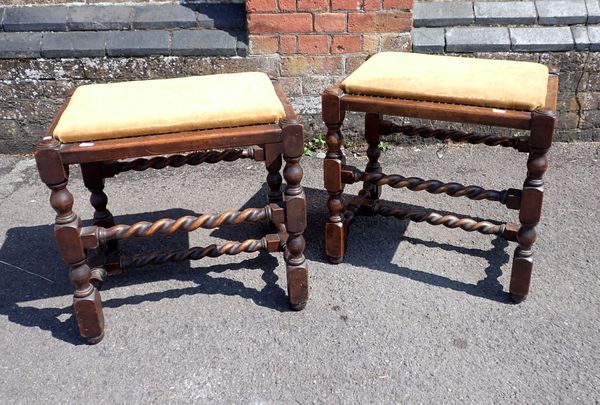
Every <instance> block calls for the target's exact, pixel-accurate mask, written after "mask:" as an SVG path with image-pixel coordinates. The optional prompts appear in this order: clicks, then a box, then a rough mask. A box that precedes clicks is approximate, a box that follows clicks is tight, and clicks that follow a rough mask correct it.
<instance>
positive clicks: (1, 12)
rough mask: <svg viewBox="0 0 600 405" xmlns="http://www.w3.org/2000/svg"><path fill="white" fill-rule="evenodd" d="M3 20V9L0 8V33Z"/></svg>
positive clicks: (2, 29)
mask: <svg viewBox="0 0 600 405" xmlns="http://www.w3.org/2000/svg"><path fill="white" fill-rule="evenodd" d="M3 20H4V7H2V8H0V31H4V28H3V27H2V21H3Z"/></svg>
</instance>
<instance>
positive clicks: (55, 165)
mask: <svg viewBox="0 0 600 405" xmlns="http://www.w3.org/2000/svg"><path fill="white" fill-rule="evenodd" d="M59 147H60V143H59V142H58V141H56V140H53V139H52V140H47V141H44V142H42V143H40V144H39V145H38V147H37V149H36V152H35V158H36V162H37V166H38V170H39V173H40V177H41V178H42V181H43V182H44V183H46V185H47V186H48V187H49V188H50V189H51V190H52V193H51V196H50V205H51V206H52V208H54V210H55V211H56V221H55V226H54V235H55V237H56V243H57V245H58V251H59V253H60V255H61V257H62V258H63V260H64V261H65V262H66V263H68V264H69V265H70V267H71V271H70V274H69V278H70V280H71V282H72V283H73V284H74V285H75V293H74V298H73V308H74V310H75V318H76V319H77V325H78V326H79V333H80V334H81V336H82V337H83V338H85V339H86V341H87V342H88V343H90V344H94V343H98V342H99V341H100V340H102V337H103V336H104V315H103V313H102V304H101V301H100V294H99V293H98V290H97V289H96V288H95V287H94V286H93V285H92V284H90V277H91V271H90V268H89V267H88V265H87V263H86V254H85V251H84V248H83V243H82V241H81V237H80V231H81V220H80V219H79V217H78V216H77V215H76V214H75V213H74V212H73V210H72V208H73V195H72V194H71V193H70V192H69V190H67V183H68V177H69V175H68V167H66V166H63V164H62V159H61V157H60V153H59Z"/></svg>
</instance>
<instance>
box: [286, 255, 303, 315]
mask: <svg viewBox="0 0 600 405" xmlns="http://www.w3.org/2000/svg"><path fill="white" fill-rule="evenodd" d="M287 285H288V288H287V290H288V299H289V302H290V308H291V309H293V310H294V311H300V310H302V309H304V307H305V306H306V303H307V302H308V269H307V268H306V263H303V264H301V265H299V266H293V265H290V264H288V265H287Z"/></svg>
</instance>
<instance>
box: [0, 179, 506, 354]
mask: <svg viewBox="0 0 600 405" xmlns="http://www.w3.org/2000/svg"><path fill="white" fill-rule="evenodd" d="M305 190H306V194H307V198H308V201H309V206H308V217H309V224H310V226H309V228H308V230H307V232H306V234H305V236H306V239H307V250H306V256H307V258H308V259H309V260H311V261H314V262H321V263H328V262H327V259H326V258H325V256H324V253H323V247H324V240H323V236H324V223H325V221H326V219H327V213H326V211H325V210H324V207H326V206H327V205H326V202H327V193H326V192H325V191H323V190H318V189H313V188H307V189H305ZM265 199H266V186H263V187H262V189H261V190H259V191H258V192H257V193H256V194H255V195H254V196H253V197H252V198H251V199H250V200H249V201H247V202H246V203H245V204H244V205H243V206H242V207H237V208H239V209H244V208H247V207H260V206H263V205H264V204H265ZM388 203H389V202H388ZM390 204H392V205H394V206H398V207H400V206H402V205H401V204H398V203H390ZM403 207H405V208H406V207H407V206H406V205H404V206H403ZM408 208H420V207H415V206H408ZM194 214H195V213H194V212H192V211H189V210H183V209H170V210H166V211H158V212H147V213H143V214H136V215H126V216H116V221H117V223H126V224H132V223H135V222H137V221H141V220H145V221H155V220H158V219H160V218H164V217H169V218H178V217H181V216H183V215H194ZM407 226H408V222H407V221H397V220H393V219H385V218H381V217H372V218H358V219H357V220H356V221H355V223H354V224H353V225H352V228H351V232H350V238H349V246H350V248H349V252H348V255H347V256H346V262H347V263H349V264H351V265H354V266H359V267H364V268H366V269H369V270H374V271H382V272H386V273H390V274H396V275H398V276H400V277H406V278H409V279H411V280H415V281H419V282H423V283H427V284H430V285H434V286H437V287H440V288H449V289H452V290H456V291H462V292H464V293H467V294H470V295H474V296H477V297H482V298H486V299H490V300H494V301H498V302H502V303H508V302H510V300H509V299H508V297H507V294H505V293H504V292H503V290H502V286H501V285H500V283H499V281H498V278H499V277H500V275H501V274H502V271H501V267H502V265H504V264H505V263H507V262H508V260H509V259H510V257H509V255H508V254H507V253H506V247H507V246H508V242H506V241H505V240H503V239H500V238H496V239H494V240H493V241H492V248H491V249H490V250H480V249H472V248H464V247H458V246H452V245H449V244H445V243H438V242H432V241H424V240H419V239H416V238H409V237H403V235H404V233H405V231H406V229H407ZM423 226H428V225H423ZM268 229H269V228H268V224H244V225H240V226H237V227H225V228H222V229H217V230H214V231H212V232H211V233H210V235H211V236H212V237H214V238H219V239H223V240H242V239H246V238H257V237H261V236H263V235H264V234H265V233H267V232H268ZM52 230H53V227H52V225H49V224H46V225H40V226H33V227H18V228H12V229H10V230H9V231H8V232H7V235H6V238H5V241H4V244H3V245H2V247H1V248H0V267H2V268H3V271H4V275H5V276H4V277H2V278H1V279H0V313H1V314H3V315H6V316H7V317H8V319H9V320H10V321H11V322H15V323H17V324H19V325H23V326H28V327H38V328H41V329H43V330H47V331H50V332H51V334H52V336H54V337H55V338H57V339H60V340H63V341H66V342H69V343H72V344H81V343H82V342H81V341H80V339H79V337H78V333H77V332H76V325H75V322H74V320H73V319H72V316H71V312H72V311H71V307H70V305H66V306H64V307H61V308H45V307H41V308H40V307H39V306H38V307H33V306H30V305H29V304H27V303H28V302H30V301H35V300H40V299H45V298H51V297H63V296H64V297H65V304H68V302H67V298H66V296H70V295H71V293H72V291H73V290H72V287H71V285H70V284H69V282H68V278H67V268H66V266H65V265H64V264H63V263H62V262H61V261H60V259H59V257H58V255H57V252H56V247H55V243H54V238H53V232H52ZM390 235H393V237H389V236H390ZM365 240H367V241H368V245H367V244H365V243H364V241H365ZM401 240H402V241H404V242H408V243H411V244H419V245H423V246H425V247H427V248H430V249H441V250H444V251H453V252H458V253H460V254H465V255H471V256H476V257H481V258H484V259H485V260H487V262H488V267H487V268H486V269H485V270H484V274H485V275H484V276H483V278H482V279H481V281H479V282H478V283H477V284H476V285H474V284H468V283H463V282H460V281H456V280H452V279H450V278H447V277H444V276H440V275H435V274H431V273H427V272H422V271H418V270H413V269H410V268H407V267H401V266H398V265H396V264H394V263H392V259H393V256H394V253H395V252H396V250H397V248H398V244H399V243H400V241H401ZM190 247H191V246H190V244H189V237H188V234H186V233H177V234H174V235H170V236H164V237H155V238H148V239H131V240H127V241H124V242H123V243H122V245H121V248H122V251H123V254H124V255H131V254H137V253H142V252H150V251H154V250H161V251H165V250H185V249H188V248H190ZM374 247H376V253H374V251H373V248H374ZM246 257H247V256H246ZM280 261H281V255H277V254H276V255H270V254H268V253H260V254H258V255H257V256H254V257H251V258H243V259H242V260H241V261H240V262H237V263H231V264H216V265H210V263H207V266H210V267H206V268H197V267H195V268H193V267H191V266H190V262H189V261H187V262H180V263H171V264H167V265H162V266H148V267H145V268H142V269H133V270H131V271H129V272H128V273H126V274H124V275H121V276H116V277H112V278H110V279H109V280H107V282H106V283H104V286H103V290H107V289H111V288H113V287H117V286H118V287H127V286H131V285H136V284H142V283H148V282H156V281H160V280H172V279H176V280H182V281H192V282H194V283H195V284H196V286H193V287H187V288H180V289H169V290H166V291H160V292H152V293H148V294H143V295H134V296H129V297H126V298H118V299H109V300H106V301H104V302H103V306H104V307H105V308H118V307H121V306H126V305H136V304H139V303H141V302H146V301H160V300H162V299H170V298H178V297H181V296H184V295H195V294H221V295H237V296H240V297H242V298H245V299H248V300H252V301H253V302H254V303H255V304H256V305H260V306H264V307H266V308H270V309H272V310H275V311H287V310H288V304H287V296H286V292H285V290H284V288H285V280H284V281H283V282H281V283H279V278H278V276H277V275H276V273H275V270H276V268H277V267H278V265H279V263H280ZM41 264H43V265H41ZM340 266H343V265H340ZM249 269H250V270H252V269H255V270H260V271H262V275H261V278H262V280H263V281H264V283H265V285H264V287H263V288H262V289H260V290H257V289H254V288H249V287H246V286H245V285H244V283H242V282H240V281H237V280H233V279H231V278H227V277H221V276H219V274H220V273H223V272H225V271H229V270H249ZM309 270H310V268H309ZM373 276H374V277H376V274H374V275H373ZM282 285H283V288H282ZM69 301H70V299H69Z"/></svg>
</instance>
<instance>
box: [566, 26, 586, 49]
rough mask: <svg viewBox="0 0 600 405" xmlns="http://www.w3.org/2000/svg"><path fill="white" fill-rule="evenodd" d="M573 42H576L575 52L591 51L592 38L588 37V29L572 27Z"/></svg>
mask: <svg viewBox="0 0 600 405" xmlns="http://www.w3.org/2000/svg"><path fill="white" fill-rule="evenodd" d="M571 33H572V34H573V41H575V50H577V51H587V50H588V49H590V37H589V36H588V28H587V27H583V26H577V27H571Z"/></svg>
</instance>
